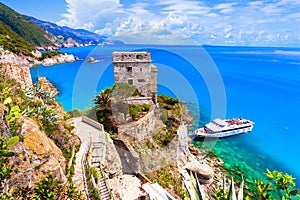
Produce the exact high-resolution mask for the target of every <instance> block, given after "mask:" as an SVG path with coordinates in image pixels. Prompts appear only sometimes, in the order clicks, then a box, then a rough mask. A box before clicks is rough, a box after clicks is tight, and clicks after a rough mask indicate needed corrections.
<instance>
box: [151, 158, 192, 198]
mask: <svg viewBox="0 0 300 200" xmlns="http://www.w3.org/2000/svg"><path fill="white" fill-rule="evenodd" d="M145 174H146V176H147V177H148V178H149V179H150V180H151V181H153V182H156V183H158V184H159V185H161V186H162V187H163V188H167V190H169V192H170V193H172V194H174V193H175V194H176V195H178V196H179V197H180V199H186V198H188V193H187V192H186V190H185V188H184V186H183V182H182V179H181V175H180V174H179V172H178V171H177V167H176V166H175V164H170V165H169V166H166V167H164V168H161V169H159V170H156V171H152V172H146V173H145Z"/></svg>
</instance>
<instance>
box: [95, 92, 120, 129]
mask: <svg viewBox="0 0 300 200" xmlns="http://www.w3.org/2000/svg"><path fill="white" fill-rule="evenodd" d="M112 93H113V89H112V88H106V89H105V90H103V91H101V92H100V94H99V95H97V96H96V97H95V98H94V100H93V103H94V104H96V107H95V111H96V116H97V119H98V121H99V122H100V123H101V124H103V126H104V129H105V130H106V131H108V132H112V133H116V132H117V127H116V124H115V123H114V121H113V116H112V110H111V107H110V103H111V95H112Z"/></svg>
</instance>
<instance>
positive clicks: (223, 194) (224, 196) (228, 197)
mask: <svg viewBox="0 0 300 200" xmlns="http://www.w3.org/2000/svg"><path fill="white" fill-rule="evenodd" d="M243 189H244V179H243V177H242V181H241V183H240V187H239V192H238V195H237V196H236V192H235V186H234V180H233V178H231V181H230V187H229V190H228V191H227V186H226V180H225V177H224V178H223V189H220V188H216V190H215V191H214V193H213V195H212V197H213V198H214V199H216V200H243V196H244V194H243ZM246 198H249V197H246Z"/></svg>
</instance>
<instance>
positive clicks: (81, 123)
mask: <svg viewBox="0 0 300 200" xmlns="http://www.w3.org/2000/svg"><path fill="white" fill-rule="evenodd" d="M74 125H75V127H76V130H77V131H76V134H77V135H78V136H79V138H80V140H81V146H80V149H79V151H78V152H77V153H76V164H75V175H74V177H73V183H74V184H75V185H76V186H77V187H78V189H80V190H81V191H83V192H84V194H85V191H86V186H85V180H86V177H85V169H84V166H83V162H82V161H83V159H84V158H85V156H86V154H87V152H88V150H89V147H90V142H91V141H93V142H101V143H102V142H103V141H104V132H103V127H102V126H100V125H99V124H98V123H97V122H95V121H92V120H90V119H88V118H86V117H77V118H74ZM85 195H86V194H85Z"/></svg>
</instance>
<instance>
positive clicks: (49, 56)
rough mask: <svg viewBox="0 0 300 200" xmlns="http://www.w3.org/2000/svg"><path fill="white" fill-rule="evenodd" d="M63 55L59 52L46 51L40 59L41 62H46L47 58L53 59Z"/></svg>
mask: <svg viewBox="0 0 300 200" xmlns="http://www.w3.org/2000/svg"><path fill="white" fill-rule="evenodd" d="M61 54H63V53H62V52H58V51H44V52H43V53H42V56H41V57H40V58H39V59H40V60H44V59H46V58H52V57H54V56H58V55H61Z"/></svg>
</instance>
